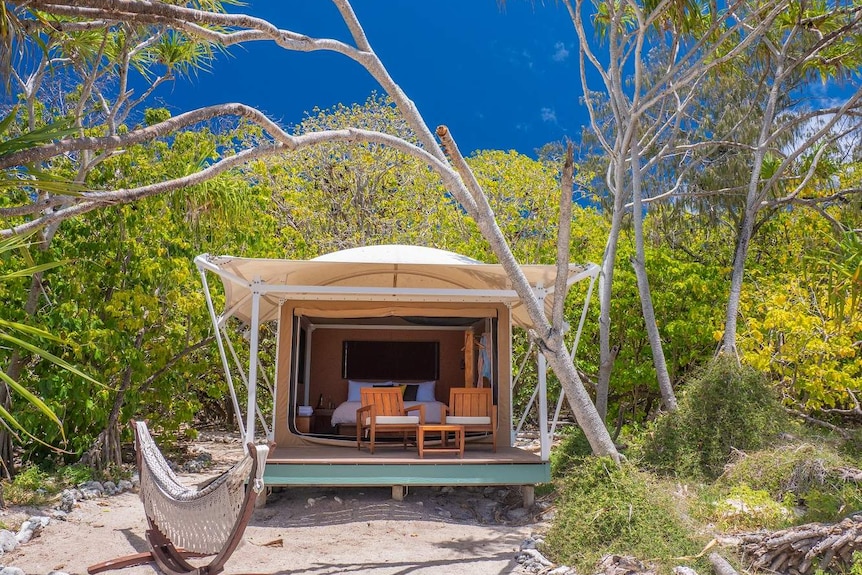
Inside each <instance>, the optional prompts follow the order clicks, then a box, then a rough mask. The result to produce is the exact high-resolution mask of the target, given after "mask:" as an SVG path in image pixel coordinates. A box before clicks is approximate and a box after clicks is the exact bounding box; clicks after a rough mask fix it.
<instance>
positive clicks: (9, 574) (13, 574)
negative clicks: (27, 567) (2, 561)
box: [0, 567, 27, 575]
mask: <svg viewBox="0 0 862 575" xmlns="http://www.w3.org/2000/svg"><path fill="white" fill-rule="evenodd" d="M0 575H27V574H26V573H24V570H23V569H19V568H18V567H4V568H3V569H0Z"/></svg>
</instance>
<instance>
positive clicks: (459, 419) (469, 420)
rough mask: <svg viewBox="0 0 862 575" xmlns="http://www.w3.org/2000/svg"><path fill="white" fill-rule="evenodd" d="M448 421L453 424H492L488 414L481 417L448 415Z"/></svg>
mask: <svg viewBox="0 0 862 575" xmlns="http://www.w3.org/2000/svg"><path fill="white" fill-rule="evenodd" d="M446 423H451V424H452V425H491V418H490V417H488V416H481V417H478V416H477V417H464V416H451V417H450V416H448V415H447V416H446Z"/></svg>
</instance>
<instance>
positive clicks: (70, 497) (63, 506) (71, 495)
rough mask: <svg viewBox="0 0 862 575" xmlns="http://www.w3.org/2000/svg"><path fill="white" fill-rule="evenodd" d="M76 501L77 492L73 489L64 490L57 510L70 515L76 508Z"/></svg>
mask: <svg viewBox="0 0 862 575" xmlns="http://www.w3.org/2000/svg"><path fill="white" fill-rule="evenodd" d="M79 493H80V492H79ZM75 501H77V499H76V498H75V491H74V490H72V489H64V490H63V492H62V493H61V494H60V504H59V505H58V506H57V509H58V510H60V511H62V512H63V513H69V512H71V511H72V508H73V507H74V506H75Z"/></svg>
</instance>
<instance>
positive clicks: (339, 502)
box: [332, 495, 344, 505]
mask: <svg viewBox="0 0 862 575" xmlns="http://www.w3.org/2000/svg"><path fill="white" fill-rule="evenodd" d="M332 500H333V501H335V502H336V503H338V504H339V505H343V504H344V500H343V499H342V498H341V497H339V496H337V495H336V496H335V497H333V498H332Z"/></svg>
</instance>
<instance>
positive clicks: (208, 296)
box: [198, 267, 246, 445]
mask: <svg viewBox="0 0 862 575" xmlns="http://www.w3.org/2000/svg"><path fill="white" fill-rule="evenodd" d="M198 272H199V273H200V274H201V282H202V283H203V287H204V298H205V299H206V300H207V309H208V310H209V314H210V321H212V324H213V329H214V330H215V336H216V343H217V344H218V353H219V355H220V356H221V364H222V368H223V369H224V375H225V378H226V379H227V386H228V389H229V390H230V397H231V400H232V401H233V410H234V417H236V420H237V425H239V431H240V433H243V427H242V415H241V413H240V409H239V400H238V399H237V397H236V389H234V386H233V376H232V375H231V373H230V364H229V363H228V361H227V354H226V353H225V350H224V342H223V341H222V333H221V329H220V328H219V320H218V316H216V313H215V307H213V300H212V295H211V294H210V286H209V283H208V282H207V275H206V270H204V269H203V268H201V267H198ZM245 443H246V441H245V436H243V438H242V444H243V445H245Z"/></svg>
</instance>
